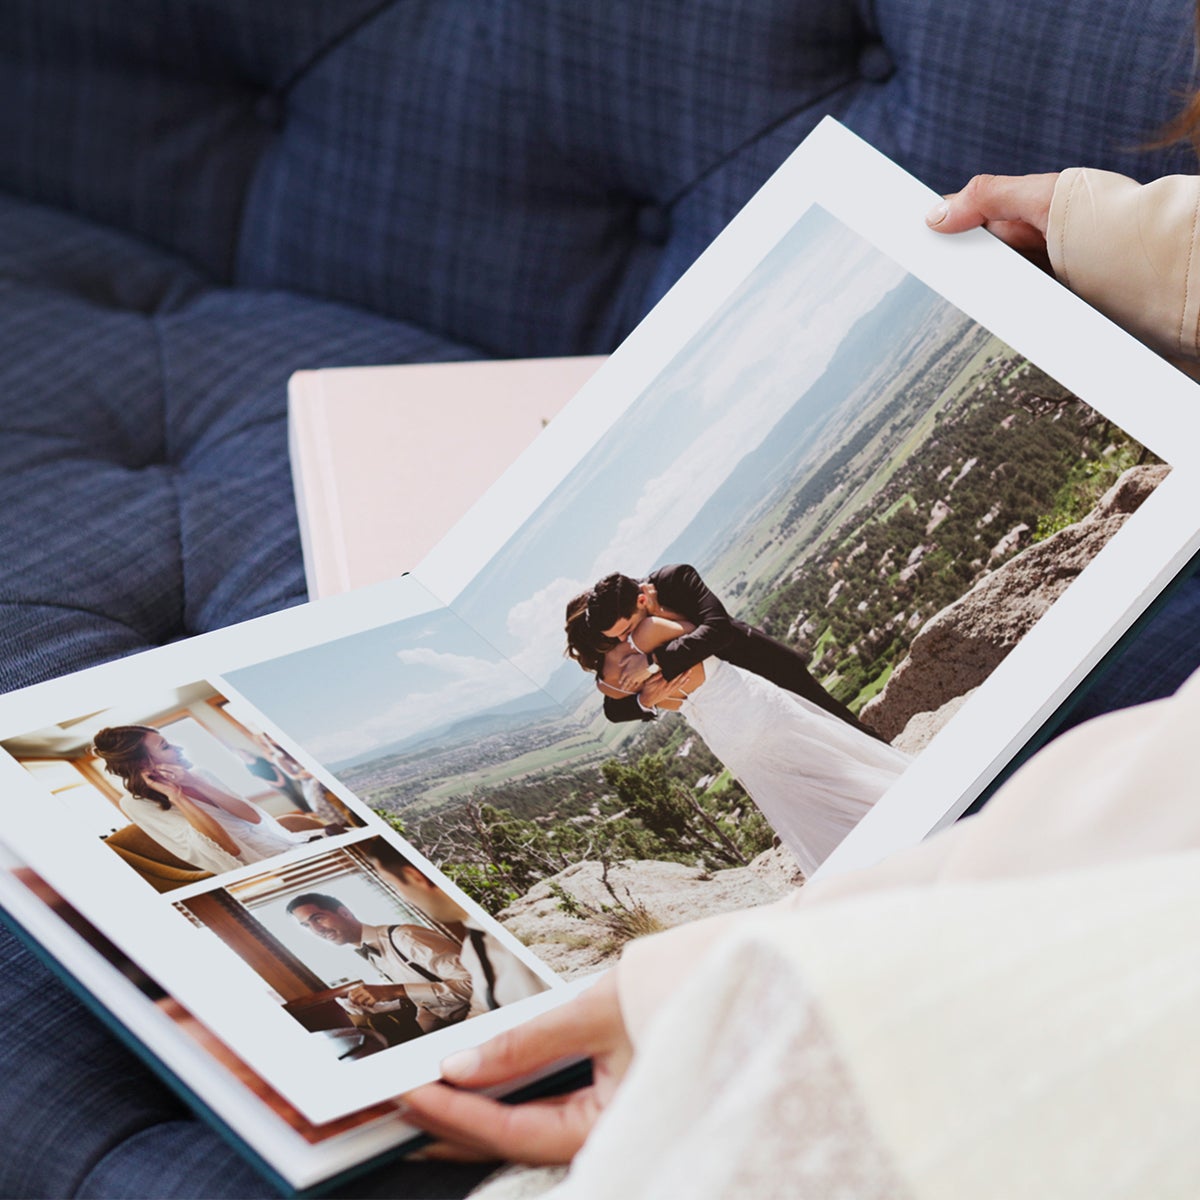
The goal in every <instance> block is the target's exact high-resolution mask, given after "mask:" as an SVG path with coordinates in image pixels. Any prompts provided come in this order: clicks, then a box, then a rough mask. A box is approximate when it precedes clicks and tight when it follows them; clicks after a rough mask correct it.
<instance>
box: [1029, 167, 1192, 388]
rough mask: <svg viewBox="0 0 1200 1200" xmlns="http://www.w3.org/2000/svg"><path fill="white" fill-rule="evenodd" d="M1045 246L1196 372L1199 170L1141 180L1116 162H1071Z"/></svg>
mask: <svg viewBox="0 0 1200 1200" xmlns="http://www.w3.org/2000/svg"><path fill="white" fill-rule="evenodd" d="M1046 247H1047V249H1048V250H1049V251H1050V262H1051V265H1052V266H1053V267H1054V273H1055V275H1057V276H1058V278H1059V279H1060V280H1061V281H1062V282H1063V283H1065V284H1066V285H1067V287H1069V288H1070V289H1071V290H1072V291H1073V292H1076V293H1077V294H1078V295H1080V296H1082V297H1083V298H1084V299H1085V300H1087V301H1088V303H1090V304H1092V305H1094V306H1095V307H1096V308H1098V309H1100V311H1101V312H1103V313H1105V314H1106V315H1107V316H1109V317H1111V318H1112V319H1113V320H1114V321H1116V322H1117V324H1118V325H1122V326H1124V327H1125V328H1126V329H1128V330H1129V331H1130V332H1131V333H1133V334H1134V335H1135V336H1137V337H1139V338H1141V339H1142V340H1143V341H1144V342H1146V343H1147V344H1148V345H1150V346H1152V347H1153V348H1154V349H1155V350H1158V351H1159V352H1160V353H1162V354H1165V355H1166V356H1167V357H1168V358H1170V359H1171V360H1172V361H1173V362H1174V363H1176V365H1178V366H1180V367H1182V368H1183V369H1184V370H1186V371H1187V372H1188V373H1189V374H1197V371H1198V369H1200V368H1198V365H1197V363H1196V362H1195V360H1196V358H1197V357H1200V261H1198V260H1200V177H1197V176H1195V175H1170V176H1167V177H1166V178H1165V179H1157V180H1155V181H1154V182H1153V183H1148V184H1139V183H1137V182H1135V181H1134V180H1132V179H1127V178H1126V177H1125V176H1124V175H1115V174H1113V173H1112V172H1111V171H1097V170H1092V169H1090V168H1084V167H1072V168H1070V169H1069V170H1066V171H1063V172H1062V174H1061V175H1060V176H1059V179H1058V183H1057V185H1056V186H1055V189H1054V198H1053V201H1052V202H1051V205H1050V221H1049V225H1048V228H1047V230H1046Z"/></svg>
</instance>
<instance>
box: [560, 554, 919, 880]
mask: <svg viewBox="0 0 1200 1200" xmlns="http://www.w3.org/2000/svg"><path fill="white" fill-rule="evenodd" d="M566 633H567V654H568V656H569V657H570V658H572V659H574V660H575V662H577V663H578V664H579V665H580V667H582V668H583V669H584V670H585V671H588V672H590V673H592V674H594V675H595V677H596V687H597V690H598V691H599V692H600V693H601V695H602V696H603V697H604V701H603V705H604V714H605V716H606V717H607V718H608V719H609V720H610V721H636V720H652V719H653V718H654V717H655V716H656V715H657V713H658V711H659V710H664V711H675V712H678V713H679V714H680V715H681V716H682V717H683V718H684V719H685V720H686V721H687V723H688V724H689V725H690V726H691V727H692V728H693V729H694V730H695V731H696V732H697V733H698V734H699V735H700V736H701V737H702V738H703V739H704V741H705V743H706V744H707V745H708V747H709V749H710V750H711V751H712V752H713V753H714V754H715V755H716V756H717V758H719V759H720V760H721V761H722V762H723V763H724V764H725V766H726V767H727V768H728V769H729V771H730V772H731V773H732V774H733V775H734V776H735V777H736V778H737V780H738V782H739V783H741V785H742V787H743V788H745V790H746V792H747V794H748V795H749V796H750V798H751V799H752V800H753V801H754V802H755V804H756V805H757V806H758V807H759V809H760V810H761V811H762V813H763V815H764V816H765V817H766V818H767V820H768V821H769V822H770V823H771V826H772V827H773V828H774V830H775V831H776V833H777V834H778V835H779V837H780V838H781V840H782V841H783V843H784V844H785V845H786V846H787V847H788V849H789V850H791V852H792V854H793V855H794V856H795V858H796V861H797V862H798V863H799V865H800V868H801V870H802V871H803V872H804V873H805V874H806V875H810V874H811V873H812V872H813V871H814V870H815V869H816V867H817V866H818V865H819V864H820V863H821V862H823V861H824V859H825V858H827V857H828V856H829V854H830V853H831V851H832V850H833V849H834V848H835V847H836V846H837V844H838V843H839V842H840V841H841V840H842V839H843V838H844V837H845V836H846V834H848V833H849V832H850V830H851V829H853V828H854V826H855V825H857V824H858V822H859V821H860V820H861V819H862V817H863V816H864V815H865V814H866V812H867V811H868V810H869V809H870V807H871V806H872V805H873V804H874V803H875V801H876V800H878V799H879V797H880V796H882V795H883V793H884V792H885V791H887V789H888V787H889V786H890V785H891V784H892V783H893V782H894V781H895V780H896V779H897V778H898V777H899V776H900V774H901V773H902V772H903V771H904V769H905V767H906V766H907V765H908V762H909V757H908V755H907V754H905V753H904V752H903V751H901V750H897V749H895V748H894V747H892V746H890V745H888V743H887V742H886V741H884V740H883V738H882V737H880V736H879V735H878V734H877V733H875V732H874V731H872V730H871V729H869V728H868V727H867V726H866V725H864V724H863V723H862V722H861V721H859V719H858V718H857V717H856V716H855V715H854V714H853V713H852V712H851V711H850V709H849V708H847V707H846V706H845V705H844V704H842V703H841V702H840V701H838V700H836V699H834V698H833V697H832V696H830V695H829V693H828V692H826V691H825V689H824V688H823V687H822V686H821V685H820V683H818V682H817V681H816V680H815V679H814V678H813V677H812V675H811V674H810V672H809V670H808V664H807V663H806V662H805V660H804V657H803V656H802V655H800V654H799V653H797V652H796V651H795V650H794V649H792V648H791V647H789V646H785V645H784V644H783V643H781V642H777V641H775V640H773V639H772V638H769V637H768V636H767V635H766V634H764V633H762V632H761V631H760V630H757V629H754V628H753V627H752V626H750V625H747V624H746V623H745V622H743V621H737V620H734V619H733V618H731V617H730V616H729V614H728V613H727V612H726V611H725V607H724V605H723V604H722V603H721V601H720V599H719V598H718V597H717V596H716V594H715V593H714V592H713V591H712V590H711V589H710V588H709V587H708V586H707V585H706V584H705V583H704V580H703V579H701V577H700V574H699V572H698V571H697V570H696V569H695V568H694V567H692V566H689V565H687V564H674V565H670V566H664V567H660V568H658V570H656V571H653V572H652V573H651V574H650V575H649V576H648V577H647V578H646V579H645V580H642V581H638V580H635V579H632V578H630V577H629V576H628V575H622V574H619V573H614V574H611V575H607V576H605V577H604V578H603V579H601V580H600V581H599V582H598V583H597V584H596V585H595V587H593V588H591V589H590V590H589V591H587V592H583V593H581V594H580V595H578V596H575V597H574V598H573V599H572V600H571V601H570V603H569V604H568V605H567V613H566Z"/></svg>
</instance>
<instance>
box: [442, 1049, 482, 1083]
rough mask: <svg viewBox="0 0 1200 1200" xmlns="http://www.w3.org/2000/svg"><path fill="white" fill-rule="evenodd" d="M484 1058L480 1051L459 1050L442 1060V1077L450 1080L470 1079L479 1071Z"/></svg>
mask: <svg viewBox="0 0 1200 1200" xmlns="http://www.w3.org/2000/svg"><path fill="white" fill-rule="evenodd" d="M482 1061H483V1056H482V1055H481V1054H480V1053H479V1051H478V1050H459V1051H458V1052H457V1053H456V1054H451V1055H450V1057H449V1058H444V1059H442V1075H443V1077H445V1078H449V1079H464V1078H470V1077H471V1076H472V1075H474V1074H475V1072H476V1071H477V1070H478V1069H479V1064H480V1063H481V1062H482Z"/></svg>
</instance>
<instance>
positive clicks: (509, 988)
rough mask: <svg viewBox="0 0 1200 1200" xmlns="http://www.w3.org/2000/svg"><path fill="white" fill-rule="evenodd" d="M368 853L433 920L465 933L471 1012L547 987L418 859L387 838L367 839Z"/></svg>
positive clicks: (464, 958)
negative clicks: (421, 866) (413, 859)
mask: <svg viewBox="0 0 1200 1200" xmlns="http://www.w3.org/2000/svg"><path fill="white" fill-rule="evenodd" d="M362 850H363V853H364V854H366V856H367V857H368V858H369V859H370V860H371V862H372V863H373V864H374V866H375V869H376V870H377V871H378V872H379V874H380V875H381V876H382V877H383V879H384V881H385V882H386V883H388V884H390V885H391V886H392V887H393V888H395V889H396V891H397V892H399V893H400V895H401V896H403V897H404V899H405V900H407V901H408V902H409V903H410V904H412V905H413V906H414V907H416V908H419V909H420V910H421V911H422V912H423V913H424V914H425V915H426V916H427V917H429V918H430V919H431V920H434V921H437V922H438V924H439V925H444V926H445V927H446V928H447V929H449V930H450V931H451V933H453V934H455V935H456V936H457V935H460V934H461V936H462V949H461V950H460V952H459V953H460V957H461V958H462V963H463V966H464V967H466V969H467V971H468V972H469V974H470V976H471V1010H470V1012H469V1013H468V1014H467V1015H468V1016H472V1017H477V1016H479V1014H480V1013H485V1012H491V1011H492V1010H493V1009H496V1008H499V1007H501V1005H504V1004H512V1003H513V1001H515V1000H524V999H525V997H526V996H536V995H537V994H538V992H544V991H545V990H546V984H545V983H543V982H542V980H541V979H539V978H538V977H537V975H535V974H534V972H533V971H532V970H530V968H529V967H527V966H526V965H525V964H524V963H523V962H522V961H521V960H520V959H519V958H518V957H517V956H516V955H515V954H514V953H513V952H512V950H510V949H509V948H508V947H507V946H506V945H504V943H503V942H501V941H500V939H499V938H498V937H497V936H496V935H495V933H493V932H491V931H490V930H488V929H486V928H485V927H484V926H483V924H482V923H481V922H480V921H478V920H477V919H476V918H475V917H473V916H472V915H471V914H470V913H468V912H467V910H466V909H465V908H463V906H462V905H461V904H459V903H458V902H457V901H456V900H454V899H453V898H452V897H450V896H448V895H447V894H446V893H445V892H444V891H443V890H442V889H441V888H440V887H438V885H437V884H436V883H434V882H433V880H431V879H429V878H428V877H427V876H426V875H424V874H423V873H422V872H421V871H419V870H418V869H417V868H416V867H414V866H413V865H412V863H410V862H409V861H408V860H407V859H406V858H405V857H404V856H403V855H402V854H400V852H399V851H398V850H395V849H394V848H393V847H392V846H391V845H389V844H388V843H387V842H385V841H383V840H382V839H381V838H373V839H372V840H370V841H368V842H365V843H363V845H362Z"/></svg>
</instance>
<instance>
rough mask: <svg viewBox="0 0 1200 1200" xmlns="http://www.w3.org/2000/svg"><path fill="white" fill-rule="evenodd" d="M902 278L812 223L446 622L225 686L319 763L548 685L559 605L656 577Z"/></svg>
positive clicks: (812, 219) (757, 272)
mask: <svg viewBox="0 0 1200 1200" xmlns="http://www.w3.org/2000/svg"><path fill="white" fill-rule="evenodd" d="M903 278H904V272H903V270H902V268H900V267H899V266H898V265H897V264H896V263H895V262H893V261H892V260H891V259H889V258H887V257H886V256H884V255H883V254H882V253H881V252H880V251H879V250H877V249H876V248H875V247H873V246H872V245H870V243H868V242H866V241H864V240H863V239H862V238H860V237H859V236H858V235H857V234H855V233H853V232H852V231H851V230H849V229H847V228H846V227H845V226H844V225H842V224H840V223H839V222H838V221H837V220H836V219H834V218H833V217H831V216H830V215H829V214H828V213H826V212H824V211H823V210H822V209H819V208H813V209H810V210H809V211H808V212H807V213H806V214H805V215H804V217H802V218H801V219H800V221H799V222H798V223H797V225H796V226H795V227H794V228H793V230H792V231H791V232H790V233H789V234H788V236H787V237H786V238H784V239H783V240H782V241H781V242H780V243H779V245H778V246H777V247H776V248H775V250H774V251H773V252H772V253H771V254H770V255H768V256H767V258H766V259H765V260H764V261H763V262H762V263H760V264H759V265H758V266H757V267H756V268H755V269H754V270H753V271H752V272H750V274H749V275H748V277H747V279H746V280H745V281H744V282H743V283H742V285H741V286H740V287H739V288H737V290H736V291H735V292H734V293H733V294H732V295H731V297H730V298H729V300H728V301H727V302H726V303H725V304H724V305H723V306H722V307H721V308H720V309H719V310H718V311H717V312H716V313H715V314H714V315H713V317H712V318H711V319H710V320H709V321H708V322H707V323H706V325H705V327H704V328H703V329H701V330H700V331H699V333H698V334H697V335H696V336H695V337H694V338H692V339H691V341H690V342H689V343H688V344H687V345H686V346H685V347H684V348H683V350H682V351H681V352H680V353H679V354H677V355H676V356H675V358H674V359H673V360H672V361H671V362H670V363H669V364H668V365H667V366H666V368H665V369H664V370H663V371H662V372H661V373H660V374H659V375H658V377H657V378H656V379H655V380H654V381H653V383H652V384H651V385H650V386H649V387H648V388H647V390H646V391H645V392H644V393H643V395H642V396H641V397H639V398H638V400H637V401H636V402H635V403H634V404H633V405H632V406H631V407H630V408H628V409H627V410H626V411H625V412H624V414H623V415H622V416H621V418H620V419H619V420H618V421H617V422H616V423H615V425H614V426H613V428H612V429H611V430H610V431H609V432H608V433H607V434H606V435H605V436H604V437H603V438H602V439H600V441H599V442H598V443H597V444H596V446H595V447H593V448H592V450H591V451H590V452H589V453H588V454H587V455H586V457H585V458H584V460H583V461H582V462H581V463H580V464H579V465H578V466H577V467H576V468H575V469H574V470H573V471H572V472H571V473H570V474H569V475H568V476H567V478H566V479H565V480H564V481H563V482H562V484H561V485H560V486H559V487H558V488H557V489H556V490H555V492H554V493H553V494H552V495H551V496H550V497H549V498H548V499H547V500H546V502H545V503H544V504H543V505H542V506H541V508H540V509H539V510H538V511H537V512H536V513H535V514H534V515H533V516H532V517H531V518H530V519H529V521H527V522H526V523H525V525H524V526H523V527H522V528H521V530H520V531H519V532H518V533H517V534H516V535H515V537H514V538H512V539H511V540H510V542H509V543H508V545H507V546H506V547H505V548H504V549H503V550H502V551H501V552H500V554H498V555H497V556H496V558H495V559H494V560H493V561H492V563H490V564H489V565H488V566H487V567H486V568H485V569H484V570H483V571H482V572H481V573H480V575H479V576H478V577H477V579H476V580H475V581H474V582H473V583H472V584H471V585H469V586H468V587H467V588H466V589H465V590H464V591H463V593H462V594H461V595H460V596H459V597H458V599H457V600H456V603H455V610H456V612H457V613H458V614H459V615H458V616H455V615H454V614H453V613H451V612H449V611H446V610H442V611H437V612H433V613H430V614H427V615H425V616H421V617H414V618H411V619H408V620H405V621H400V622H397V623H395V624H393V625H388V626H384V627H382V628H379V629H375V630H370V631H368V632H366V633H361V634H357V635H354V636H352V637H349V638H344V639H341V640H339V641H336V642H330V643H327V644H326V645H322V646H317V647H314V648H312V649H310V650H306V651H302V652H299V653H296V654H292V655H288V656H286V657H284V658H280V659H276V660H274V661H271V662H266V663H261V664H258V665H257V666H254V667H248V668H245V669H243V670H241V671H237V672H234V673H232V674H230V675H229V676H228V679H229V681H230V683H232V684H233V686H234V687H236V688H237V689H238V690H239V691H240V692H242V694H243V695H245V696H246V697H247V699H249V700H250V701H251V702H252V703H253V704H255V705H256V706H257V707H258V708H259V709H260V710H261V711H263V712H264V713H265V714H266V715H267V716H268V717H269V718H270V719H271V720H272V721H274V722H275V723H276V724H277V725H278V726H279V727H280V728H282V729H284V730H285V731H286V732H287V733H288V734H289V735H291V736H292V737H293V738H295V739H296V741H298V742H299V743H300V744H301V745H303V746H304V747H305V748H306V749H307V750H308V751H309V752H310V753H311V754H313V755H315V756H316V757H317V758H318V759H319V760H320V761H322V762H324V763H327V764H335V763H338V762H344V761H345V760H347V759H349V758H353V757H357V756H358V755H360V754H363V753H366V752H368V751H370V750H372V749H376V748H378V747H382V746H386V745H388V744H390V743H393V742H397V741H400V740H402V739H404V738H407V737H410V736H412V735H414V734H417V733H421V732H424V731H427V730H432V729H435V728H438V727H439V726H443V725H445V724H447V723H448V722H451V721H455V720H461V719H463V718H465V717H469V716H471V715H474V714H476V713H480V712H483V711H486V710H488V709H490V708H494V707H495V706H496V705H499V704H502V703H504V702H505V701H508V700H513V699H516V698H517V697H519V696H522V695H526V694H528V693H530V692H531V691H533V690H534V688H535V687H536V686H544V685H545V684H546V683H547V682H548V681H549V680H550V678H551V676H553V675H554V673H555V672H556V671H557V670H558V669H559V668H560V667H562V665H563V661H564V660H563V634H562V626H563V610H564V608H565V605H566V601H567V600H568V599H569V597H570V596H572V595H574V594H575V593H576V592H579V591H582V590H584V589H585V588H587V587H589V586H590V585H591V584H592V583H593V582H594V581H595V580H596V579H598V578H600V577H601V576H603V575H605V574H607V573H608V572H610V571H623V572H625V573H626V574H629V575H635V576H638V575H643V574H645V573H646V572H648V571H649V570H651V569H652V568H653V567H654V566H656V565H658V563H659V554H660V553H661V552H662V551H663V550H664V549H665V548H666V547H668V546H670V545H671V543H672V542H674V541H675V540H676V539H677V538H678V537H679V535H680V534H681V533H682V532H683V530H684V529H686V528H687V526H688V525H689V524H691V523H692V521H693V520H694V518H695V516H696V514H697V512H698V511H699V509H700V508H701V507H702V506H703V505H704V503H705V502H706V501H707V500H708V499H709V497H710V496H711V495H712V494H713V492H715V491H716V490H717V488H719V487H720V486H721V484H722V483H723V482H724V480H725V479H726V478H727V477H728V476H729V474H730V473H731V472H732V471H733V470H734V468H735V467H736V466H737V464H738V462H739V461H740V460H741V459H742V458H743V457H744V456H745V455H746V454H748V453H750V452H752V451H753V450H755V449H756V448H757V447H758V446H759V445H760V444H761V443H762V441H763V439H764V438H765V437H766V436H767V435H768V434H769V432H770V431H771V429H772V428H773V427H774V426H775V425H776V424H777V423H778V421H779V420H780V419H781V418H782V417H783V415H784V414H785V413H786V412H788V411H789V410H790V409H791V408H792V407H793V406H795V405H797V404H803V402H804V393H805V392H806V390H807V389H808V388H809V387H811V385H812V384H813V383H814V382H816V380H817V379H818V378H819V377H820V375H821V373H822V372H823V371H824V369H825V367H826V366H827V364H828V363H829V360H830V359H831V358H832V356H833V354H834V353H835V351H836V350H837V347H838V345H839V344H840V342H841V341H842V339H843V338H844V337H845V336H846V334H847V333H848V332H849V331H850V329H851V328H852V327H853V325H854V323H855V322H856V321H857V320H858V319H859V318H860V317H861V316H863V315H864V314H865V313H867V312H869V311H870V310H871V309H872V308H873V307H875V305H877V304H878V303H879V301H880V300H881V299H882V298H883V297H884V295H886V293H887V292H888V291H890V290H891V289H892V288H894V287H895V286H896V285H897V284H899V283H900V282H901V280H902V279H903ZM464 619H465V620H464ZM481 635H482V636H481ZM506 657H507V659H508V660H511V661H506Z"/></svg>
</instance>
